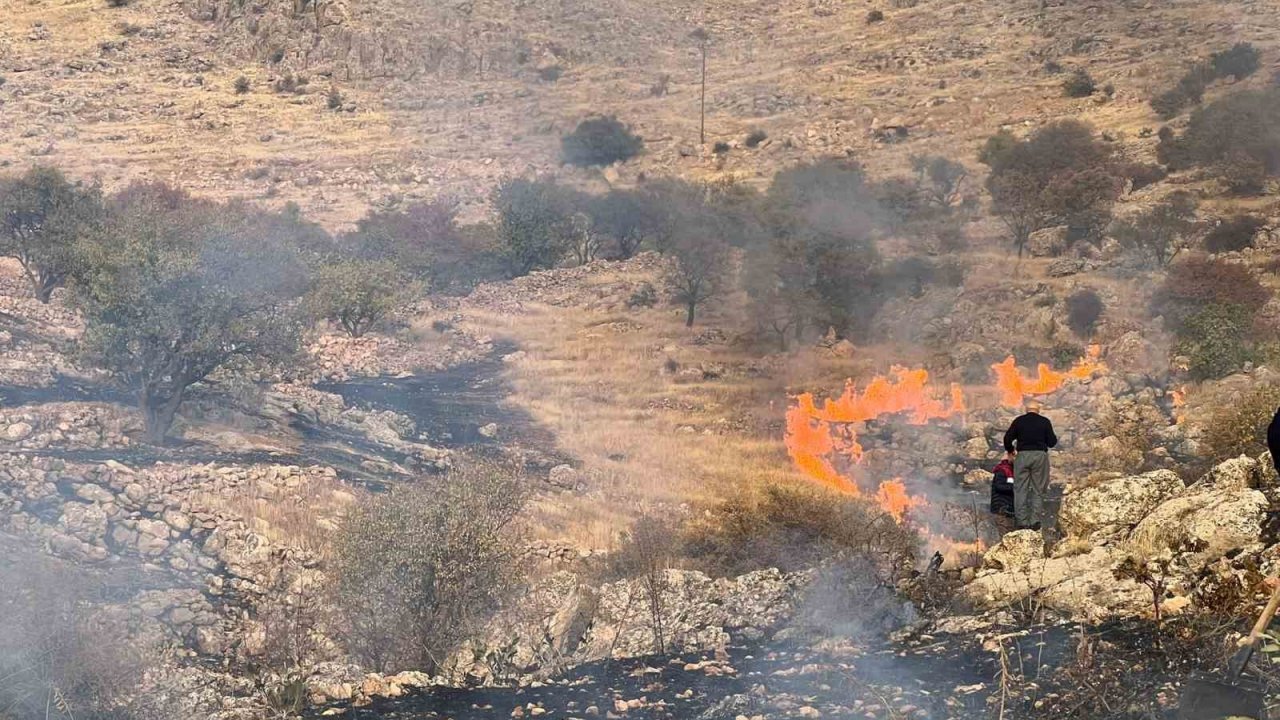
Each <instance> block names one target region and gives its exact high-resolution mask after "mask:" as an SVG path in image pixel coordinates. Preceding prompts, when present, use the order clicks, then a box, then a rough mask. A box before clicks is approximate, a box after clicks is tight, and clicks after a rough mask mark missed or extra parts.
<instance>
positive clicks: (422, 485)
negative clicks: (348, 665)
mask: <svg viewBox="0 0 1280 720" xmlns="http://www.w3.org/2000/svg"><path fill="white" fill-rule="evenodd" d="M526 496H527V489H526V483H525V481H524V479H523V478H522V477H521V475H520V473H519V472H518V471H517V470H516V469H515V468H514V467H510V466H506V465H501V464H497V463H492V462H487V461H480V460H478V459H477V460H472V461H469V462H468V463H467V465H466V467H465V469H461V470H455V471H453V472H451V473H449V474H448V475H447V476H443V477H431V478H422V479H421V480H420V481H419V482H418V483H417V484H414V485H407V486H401V487H397V488H395V489H394V490H392V491H391V492H389V493H386V494H383V495H379V496H375V497H372V498H370V499H368V500H367V501H365V502H364V503H362V504H361V505H360V506H358V507H357V508H356V509H355V510H354V511H353V512H352V513H351V515H350V517H349V518H348V519H347V521H346V522H345V523H344V525H343V527H342V529H341V531H340V532H339V534H338V537H337V538H336V539H335V542H334V551H333V552H334V560H333V563H332V573H331V574H332V576H333V578H332V593H333V602H334V605H335V607H336V608H337V609H338V618H337V622H336V625H337V627H336V628H335V632H336V634H337V635H338V636H339V637H340V638H341V639H342V641H343V643H344V645H345V646H346V648H347V650H348V651H349V652H350V653H351V654H352V655H354V656H355V657H356V658H358V659H359V660H360V661H362V662H363V663H365V664H366V665H367V666H369V667H372V668H375V669H378V670H392V669H417V670H422V671H425V672H431V671H433V670H434V669H435V668H436V667H437V666H439V664H440V663H442V662H443V661H444V660H445V658H446V657H447V656H448V654H449V653H450V652H451V651H452V650H453V649H454V648H455V647H457V645H458V644H459V643H461V642H462V641H464V640H465V639H467V637H469V636H470V634H471V632H473V631H474V630H475V629H476V628H477V627H478V626H479V625H480V624H482V623H483V622H484V621H485V620H486V619H487V618H488V617H489V616H490V614H491V613H492V612H493V611H494V610H496V608H497V607H498V604H499V603H500V601H501V600H502V599H503V598H504V597H505V596H506V594H507V592H508V591H509V590H511V589H512V588H513V587H514V586H515V584H516V583H517V580H518V576H519V573H518V563H517V558H518V547H519V533H518V532H517V531H516V528H515V523H516V518H517V516H518V515H519V513H520V512H521V510H522V509H523V507H524V505H525V499H526Z"/></svg>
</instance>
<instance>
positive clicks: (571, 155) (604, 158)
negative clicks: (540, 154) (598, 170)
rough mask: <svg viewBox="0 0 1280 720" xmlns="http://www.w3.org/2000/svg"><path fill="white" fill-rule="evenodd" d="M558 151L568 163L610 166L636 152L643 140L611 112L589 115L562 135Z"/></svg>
mask: <svg viewBox="0 0 1280 720" xmlns="http://www.w3.org/2000/svg"><path fill="white" fill-rule="evenodd" d="M560 150H561V154H562V155H563V157H564V161H565V162H566V163H568V164H570V165H579V166H583V167H589V166H595V165H612V164H614V163H616V162H623V161H626V160H630V159H631V158H633V157H635V156H636V155H639V154H640V153H641V152H642V151H644V140H641V139H640V137H639V136H638V135H636V134H635V133H633V132H631V129H630V128H628V127H627V126H626V125H623V124H622V123H621V122H620V121H619V120H618V119H617V118H616V117H613V116H612V115H610V116H607V117H593V118H588V119H586V120H583V121H582V122H580V123H578V127H576V128H574V130H573V132H571V133H569V134H568V135H565V136H564V137H563V138H562V139H561V141H560Z"/></svg>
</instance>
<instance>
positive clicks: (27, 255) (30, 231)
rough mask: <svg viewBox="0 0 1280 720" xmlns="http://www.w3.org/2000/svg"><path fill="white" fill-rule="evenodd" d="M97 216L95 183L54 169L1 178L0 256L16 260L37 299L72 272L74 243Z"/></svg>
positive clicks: (93, 228) (95, 226)
mask: <svg viewBox="0 0 1280 720" xmlns="http://www.w3.org/2000/svg"><path fill="white" fill-rule="evenodd" d="M102 221H103V210H102V197H101V193H100V191H99V190H98V188H97V187H92V186H84V185H80V184H78V183H71V182H69V181H68V180H67V178H66V176H64V175H63V174H62V173H61V172H60V171H58V170H56V169H54V168H50V167H39V166H37V167H33V168H31V169H30V170H28V171H27V172H26V173H25V174H23V175H21V176H18V177H8V178H0V255H4V256H5V257H11V258H14V259H15V260H17V261H18V263H19V264H20V265H21V266H22V271H23V274H24V275H25V276H26V278H27V282H28V283H29V284H30V285H31V292H32V295H34V296H35V298H36V299H37V300H39V301H40V302H42V303H47V302H49V300H50V299H51V298H52V297H53V291H54V290H56V289H57V288H60V287H62V286H63V285H64V284H66V281H67V279H68V278H69V277H70V276H71V275H72V274H73V273H74V272H75V271H76V267H77V262H78V257H79V255H78V248H77V245H78V243H79V242H80V240H81V239H82V238H84V237H85V236H86V235H90V234H93V233H95V232H98V231H99V230H100V229H101V226H102Z"/></svg>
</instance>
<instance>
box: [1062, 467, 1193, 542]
mask: <svg viewBox="0 0 1280 720" xmlns="http://www.w3.org/2000/svg"><path fill="white" fill-rule="evenodd" d="M1182 490H1183V484H1182V479H1181V478H1179V477H1178V475H1177V473H1175V472H1173V471H1171V470H1156V471H1154V472H1149V473H1143V474H1142V475H1132V476H1129V477H1121V478H1116V479H1110V480H1103V481H1101V482H1099V483H1098V484H1096V485H1092V486H1090V487H1086V488H1081V489H1079V490H1074V491H1071V492H1068V493H1067V494H1066V495H1064V496H1063V498H1062V507H1061V509H1060V510H1059V512H1058V526H1059V527H1060V528H1062V530H1063V532H1065V533H1066V534H1067V535H1068V536H1071V537H1077V538H1085V539H1089V540H1092V541H1094V542H1103V541H1107V540H1111V539H1116V538H1120V537H1123V536H1124V535H1126V534H1128V532H1129V531H1130V530H1132V529H1133V528H1134V527H1135V526H1136V525H1137V524H1138V523H1139V522H1140V521H1141V520H1142V519H1143V518H1145V517H1146V516H1147V515H1149V514H1150V513H1151V511H1152V510H1154V509H1156V507H1157V506H1159V505H1160V503H1162V502H1164V501H1165V500H1168V499H1169V498H1172V497H1173V496H1174V495H1177V494H1178V493H1179V492H1181V491H1182Z"/></svg>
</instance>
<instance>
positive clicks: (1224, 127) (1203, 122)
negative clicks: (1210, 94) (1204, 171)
mask: <svg viewBox="0 0 1280 720" xmlns="http://www.w3.org/2000/svg"><path fill="white" fill-rule="evenodd" d="M1277 118H1280V89H1277V88H1270V89H1267V90H1245V91H1241V92H1237V93H1233V94H1231V95H1228V96H1226V97H1224V98H1221V99H1219V100H1215V101H1214V102H1212V103H1209V104H1208V105H1206V106H1204V107H1202V108H1198V109H1197V110H1196V111H1195V112H1193V113H1191V118H1190V119H1189V121H1188V123H1187V129H1186V130H1185V131H1184V132H1183V133H1182V135H1181V136H1176V135H1175V134H1174V133H1173V132H1172V131H1169V132H1166V133H1162V134H1161V137H1160V144H1159V145H1158V146H1157V147H1156V153H1157V156H1158V158H1159V160H1160V162H1162V163H1164V164H1166V165H1168V166H1169V168H1170V169H1172V170H1183V169H1187V168H1191V167H1206V168H1211V169H1213V170H1215V171H1216V172H1217V173H1218V174H1219V175H1220V176H1221V177H1223V178H1224V179H1226V180H1227V182H1228V183H1229V184H1230V185H1231V186H1232V189H1234V190H1236V191H1237V192H1257V191H1259V190H1260V189H1261V187H1262V184H1263V182H1264V181H1265V180H1266V179H1267V177H1270V176H1274V175H1276V174H1277V173H1280V120H1277Z"/></svg>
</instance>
